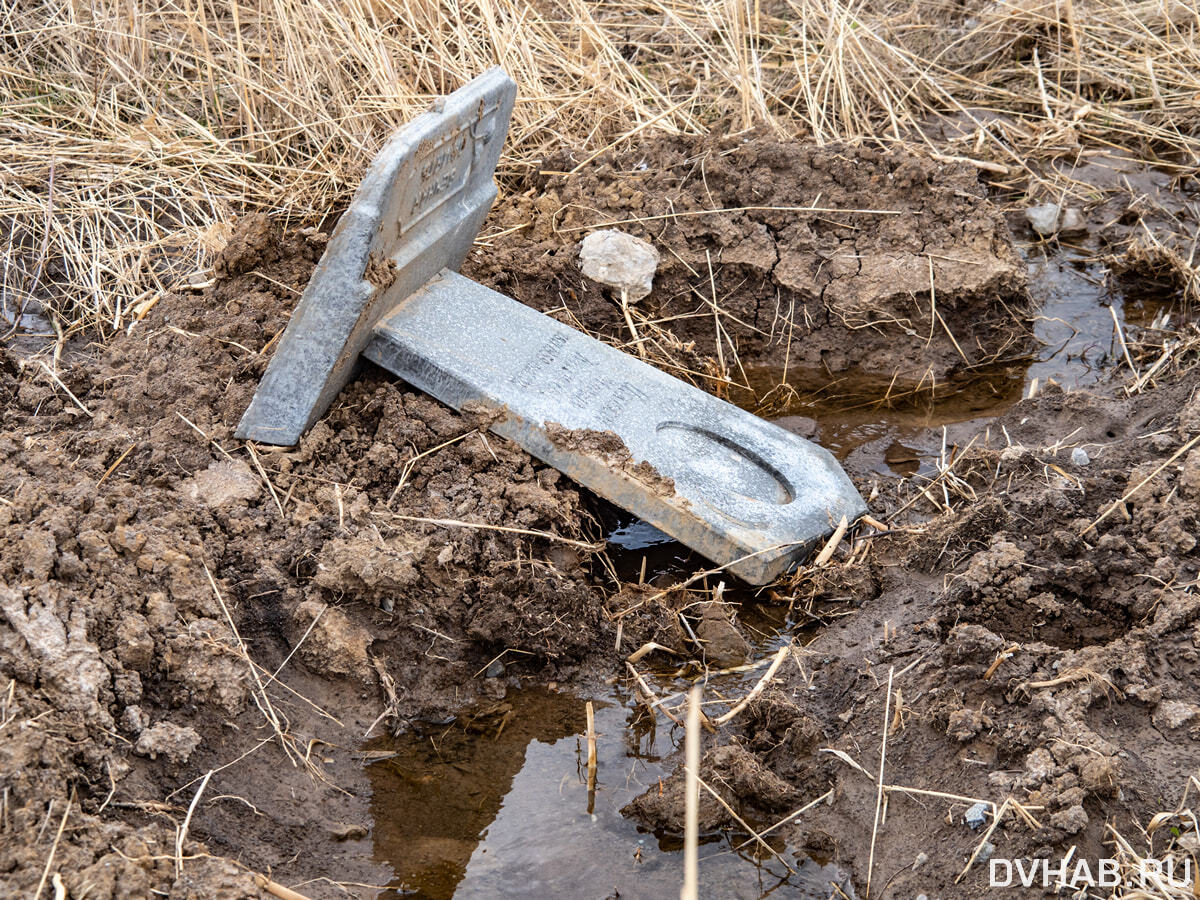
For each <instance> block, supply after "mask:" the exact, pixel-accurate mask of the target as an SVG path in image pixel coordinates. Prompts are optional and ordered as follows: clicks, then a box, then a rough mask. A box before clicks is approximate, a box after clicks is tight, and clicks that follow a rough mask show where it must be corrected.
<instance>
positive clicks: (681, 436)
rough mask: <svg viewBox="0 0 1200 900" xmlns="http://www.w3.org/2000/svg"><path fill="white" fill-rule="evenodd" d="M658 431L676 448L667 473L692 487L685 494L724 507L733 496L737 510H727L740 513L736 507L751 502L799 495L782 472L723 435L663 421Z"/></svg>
mask: <svg viewBox="0 0 1200 900" xmlns="http://www.w3.org/2000/svg"><path fill="white" fill-rule="evenodd" d="M657 431H658V435H659V439H660V440H661V441H662V442H663V443H664V444H666V445H667V446H669V447H670V448H671V449H673V450H674V451H676V453H675V460H676V464H675V465H673V466H672V467H671V471H670V472H664V473H663V474H665V475H670V476H671V477H672V478H674V479H675V482H676V483H677V484H680V485H682V486H684V487H686V488H691V490H688V491H684V493H686V494H692V495H694V496H698V497H701V498H703V499H705V500H708V501H709V502H710V503H712V504H713V505H714V506H717V507H724V504H723V503H721V500H722V499H725V498H728V499H729V500H732V501H733V506H734V508H732V509H728V510H727V511H728V512H730V513H734V514H735V515H736V513H737V512H738V510H737V508H736V507H737V506H739V505H740V504H741V503H744V502H745V501H746V500H751V501H754V502H757V503H767V504H774V505H776V506H782V505H784V504H786V503H791V502H792V500H793V499H794V496H795V494H794V491H793V490H792V486H791V484H790V483H789V482H788V480H787V478H785V477H784V475H783V473H781V472H780V471H779V470H778V469H776V468H775V467H774V466H773V465H771V464H770V463H769V462H767V461H766V460H765V459H763V458H762V457H761V456H759V455H758V454H757V453H755V452H754V451H753V450H750V449H749V448H747V447H743V446H741V445H740V444H738V443H737V442H735V441H733V440H731V439H730V438H728V437H726V436H725V435H723V434H718V433H716V432H715V431H710V430H708V429H707V428H699V427H697V426H695V425H688V424H687V423H686V422H663V423H662V424H661V425H659V426H658V429H657Z"/></svg>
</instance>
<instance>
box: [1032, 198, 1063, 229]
mask: <svg viewBox="0 0 1200 900" xmlns="http://www.w3.org/2000/svg"><path fill="white" fill-rule="evenodd" d="M1060 212H1061V209H1060V207H1059V205H1058V204H1057V203H1046V204H1044V205H1042V206H1031V207H1029V209H1027V210H1025V220H1026V221H1027V222H1028V223H1029V227H1030V228H1032V229H1033V230H1034V231H1036V232H1037V233H1038V234H1040V235H1041V236H1042V237H1049V236H1050V235H1052V234H1054V233H1055V232H1056V231H1058V214H1059V213H1060Z"/></svg>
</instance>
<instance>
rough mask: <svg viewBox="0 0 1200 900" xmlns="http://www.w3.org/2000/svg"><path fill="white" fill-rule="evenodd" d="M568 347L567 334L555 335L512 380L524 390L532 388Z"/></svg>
mask: <svg viewBox="0 0 1200 900" xmlns="http://www.w3.org/2000/svg"><path fill="white" fill-rule="evenodd" d="M566 345H567V336H566V335H565V334H553V335H551V336H550V337H549V339H548V340H547V341H546V342H545V343H544V344H542V346H541V347H539V348H538V352H537V353H535V354H534V356H533V359H531V360H529V362H527V363H525V365H524V366H523V367H522V368H521V371H519V372H517V374H516V375H514V376H513V377H512V378H511V379H510V380H511V382H512V383H513V384H515V385H516V386H517V387H519V388H521V389H522V390H528V389H529V388H531V387H532V386H533V384H534V382H535V381H537V380H538V378H539V377H541V375H542V374H544V373H545V371H546V370H547V369H548V368H550V367H551V366H552V365H554V362H555V360H557V359H558V357H559V354H560V353H562V349H563V347H565V346H566Z"/></svg>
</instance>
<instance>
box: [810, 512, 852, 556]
mask: <svg viewBox="0 0 1200 900" xmlns="http://www.w3.org/2000/svg"><path fill="white" fill-rule="evenodd" d="M849 527H850V523H849V521H847V519H846V517H845V516H842V520H841V521H840V522H838V526H837V528H835V529H834V530H833V534H831V535H830V536H829V540H828V541H826V542H825V546H824V547H822V548H821V552H820V553H818V554H817V558H816V559H815V560H813V568H814V569H819V568H821V566H823V565H825V563H827V562H829V560H830V559H832V558H833V553H834V551H835V550H837V546H838V544H840V543H841V542H842V538H844V537H845V536H846V529H847V528H849Z"/></svg>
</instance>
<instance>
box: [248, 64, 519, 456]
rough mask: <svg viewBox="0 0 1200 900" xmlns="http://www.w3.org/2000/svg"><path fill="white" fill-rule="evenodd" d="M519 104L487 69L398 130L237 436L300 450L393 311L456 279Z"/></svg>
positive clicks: (334, 240) (345, 218)
mask: <svg viewBox="0 0 1200 900" xmlns="http://www.w3.org/2000/svg"><path fill="white" fill-rule="evenodd" d="M516 94H517V86H516V84H515V83H514V82H513V80H512V79H511V78H509V77H508V75H506V74H505V73H504V71H503V70H501V69H491V70H490V71H488V72H485V73H484V74H483V75H480V76H479V77H478V78H476V79H474V80H473V81H471V82H470V83H469V84H467V85H466V86H464V87H463V88H461V89H459V90H457V91H455V92H454V93H453V94H451V95H450V96H448V97H446V98H444V99H442V100H439V101H438V102H437V103H436V104H434V108H433V109H431V110H430V111H429V112H427V113H423V114H422V115H420V116H418V117H417V118H416V119H414V120H413V121H412V122H410V123H409V124H408V125H407V126H405V127H404V128H402V129H401V130H400V131H399V132H398V133H397V134H396V135H395V136H394V137H393V138H392V139H391V140H389V141H388V143H387V145H386V146H385V147H384V148H383V150H381V151H380V153H379V155H378V156H376V157H375V160H374V161H373V162H372V163H371V168H370V169H369V170H368V171H367V174H366V176H365V177H364V178H363V182H362V184H361V185H360V186H359V189H358V191H357V193H355V195H354V199H353V200H352V201H351V203H350V206H349V208H348V209H347V210H346V212H345V213H343V214H342V217H341V219H340V220H339V221H338V224H337V227H336V228H335V229H334V232H333V236H332V237H331V238H330V241H329V245H328V246H327V247H326V249H325V254H324V256H322V257H321V262H320V264H319V265H318V266H317V268H316V271H315V272H313V276H312V279H311V280H310V281H309V283H308V287H307V288H305V290H304V294H303V296H302V297H301V298H300V304H299V305H298V306H297V307H296V311H295V312H294V313H293V314H292V319H291V321H290V322H289V323H288V327H287V329H286V330H285V331H284V333H283V337H282V338H280V341H279V348H278V349H277V350H276V351H275V355H274V357H272V359H271V363H270V365H268V366H267V371H266V373H265V374H264V375H263V379H262V382H261V383H260V384H259V386H258V391H257V392H256V393H255V395H254V399H253V400H252V401H251V403H250V406H249V408H248V409H247V410H246V413H245V415H243V416H242V421H241V423H240V424H239V425H238V430H237V436H238V437H240V438H244V439H246V440H252V441H262V442H264V443H267V444H279V445H283V446H290V445H292V444H295V443H296V442H297V441H298V440H300V435H302V434H303V433H304V432H305V431H307V430H308V429H309V428H310V427H311V426H312V424H313V423H314V422H316V421H317V419H319V418H320V417H321V416H322V415H324V413H325V410H326V409H328V408H329V404H330V403H332V402H333V398H334V397H336V396H337V394H338V392H339V391H340V390H341V389H342V388H343V387H344V386H345V384H346V382H347V381H348V380H349V379H350V376H351V375H352V374H353V370H354V365H355V363H356V362H357V361H358V357H359V354H361V353H362V349H363V347H365V346H366V343H367V341H368V340H369V339H370V337H371V328H372V326H374V324H375V323H376V322H377V321H379V318H380V317H381V316H382V315H383V314H384V313H385V312H387V311H388V309H389V308H390V303H391V302H392V301H394V300H396V299H399V298H403V297H405V296H407V295H408V294H410V293H412V292H413V291H415V290H417V288H419V287H420V286H421V285H423V284H425V282H427V281H429V279H430V278H432V277H433V276H434V275H436V274H437V273H438V272H440V271H441V270H442V269H453V270H457V269H458V267H459V266H460V265H461V264H462V261H463V258H464V257H465V256H466V255H467V253H468V251H470V249H471V245H472V244H473V243H474V241H475V235H476V234H478V232H479V228H480V226H482V225H483V220H484V218H485V217H486V216H487V214H488V210H490V209H491V208H492V203H493V202H494V201H495V199H496V184H495V181H494V175H495V171H496V163H497V162H498V161H499V159H500V149H501V147H503V145H504V137H505V135H506V134H507V132H508V121H509V118H510V117H511V116H512V107H513V101H514V100H515V99H516ZM385 294H386V295H387V297H388V299H387V300H386V301H385V299H384V295H385Z"/></svg>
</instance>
